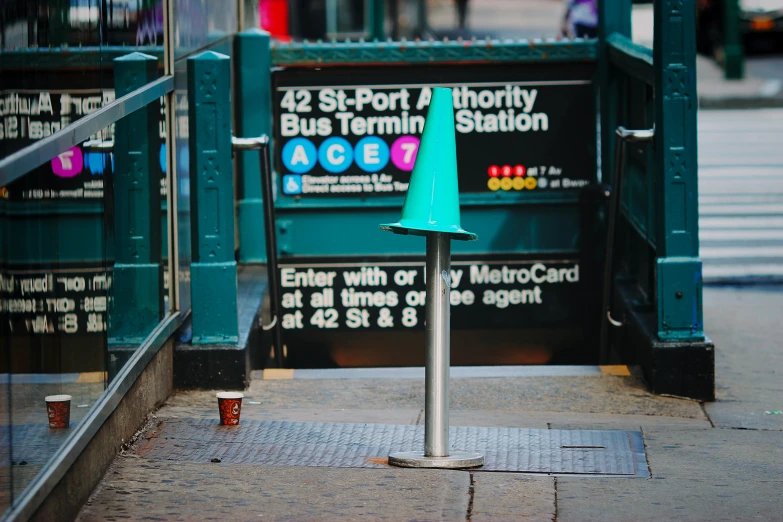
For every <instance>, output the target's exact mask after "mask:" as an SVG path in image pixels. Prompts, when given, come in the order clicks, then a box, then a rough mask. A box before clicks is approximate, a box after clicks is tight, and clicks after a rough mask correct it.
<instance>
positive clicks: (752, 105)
mask: <svg viewBox="0 0 783 522" xmlns="http://www.w3.org/2000/svg"><path fill="white" fill-rule="evenodd" d="M699 108H700V109H725V110H736V109H779V108H783V97H780V96H718V97H708V96H699Z"/></svg>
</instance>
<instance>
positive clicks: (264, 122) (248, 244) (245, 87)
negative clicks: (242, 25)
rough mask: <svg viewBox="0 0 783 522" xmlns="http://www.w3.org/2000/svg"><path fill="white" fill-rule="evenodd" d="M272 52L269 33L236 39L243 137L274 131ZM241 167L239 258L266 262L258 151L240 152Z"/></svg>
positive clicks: (238, 106)
mask: <svg viewBox="0 0 783 522" xmlns="http://www.w3.org/2000/svg"><path fill="white" fill-rule="evenodd" d="M271 66H272V55H271V53H270V49H269V33H267V32H266V31H262V30H261V29H248V30H247V31H243V32H241V33H239V34H238V35H237V36H236V38H235V39H234V68H235V74H236V79H237V86H236V89H235V97H234V100H235V103H234V121H235V122H236V125H237V130H236V134H237V136H239V137H241V138H255V137H257V136H261V135H262V134H266V135H268V136H271V135H272V75H271V73H270V69H271ZM237 167H238V169H239V176H238V179H239V183H240V184H239V261H240V262H241V263H266V247H265V244H266V243H265V239H264V237H265V236H264V206H263V200H262V199H261V171H260V167H259V160H258V151H252V150H245V151H240V152H239V153H238V154H237Z"/></svg>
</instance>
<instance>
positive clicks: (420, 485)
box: [78, 288, 783, 521]
mask: <svg viewBox="0 0 783 522" xmlns="http://www.w3.org/2000/svg"><path fill="white" fill-rule="evenodd" d="M705 302H706V303H707V307H706V324H707V326H708V331H709V332H710V334H711V337H712V338H713V340H714V341H715V343H716V347H717V355H718V368H717V371H718V375H719V381H718V385H719V392H718V401H716V402H715V403H710V404H700V403H698V402H694V401H687V400H681V399H677V398H670V397H657V396H653V395H651V394H649V393H647V392H646V391H645V389H644V387H643V385H642V383H641V382H640V381H639V380H638V379H637V378H636V377H634V376H633V375H609V374H600V375H597V374H592V375H585V376H579V375H574V374H573V372H571V374H570V375H566V376H557V375H547V376H523V377H467V376H465V377H460V378H454V379H452V389H451V408H452V409H451V422H452V426H484V427H491V426H500V427H524V428H539V429H543V430H627V431H640V432H641V433H642V435H643V439H644V445H645V452H646V459H647V462H646V465H647V468H648V469H647V471H649V473H650V478H627V477H612V478H606V477H600V476H586V475H572V476H566V475H562V474H560V475H558V476H554V475H547V474H537V475H536V474H520V473H494V472H486V471H440V470H407V469H397V468H391V467H388V466H385V465H383V462H382V461H380V462H376V463H375V464H377V465H378V466H377V467H376V468H375V469H362V468H344V467H306V466H300V467H296V466H272V467H270V466H264V465H259V464H257V462H258V458H257V457H258V455H260V453H259V452H269V453H274V452H282V451H284V450H285V451H289V452H290V453H291V454H292V455H299V457H300V458H304V459H306V458H307V457H308V455H310V454H311V453H310V452H316V451H317V450H318V448H317V447H316V446H313V445H312V444H311V445H308V444H303V445H298V443H297V442H296V441H295V440H290V441H283V445H271V446H263V445H259V444H257V443H255V442H254V441H253V440H252V437H251V438H249V439H248V438H247V437H245V438H243V437H242V436H241V433H242V431H241V430H240V429H237V430H236V431H235V432H234V433H235V437H236V438H235V440H234V441H233V442H229V443H227V444H230V445H231V448H230V451H231V452H232V453H233V455H234V457H233V458H234V460H232V461H231V463H226V462H222V461H221V462H218V461H217V460H221V459H217V460H216V461H213V459H214V457H213V458H209V457H210V456H211V454H210V453H209V452H208V451H206V452H205V450H204V448H205V447H206V446H205V445H209V444H210V441H214V440H216V439H215V438H214V436H213V432H214V430H215V429H219V428H216V423H217V410H216V405H215V398H214V392H212V391H197V392H186V393H176V394H175V395H173V396H172V397H171V398H170V400H169V401H168V403H167V404H166V406H165V407H163V408H162V409H161V410H160V411H159V412H158V413H157V415H156V417H155V418H153V419H151V421H150V423H149V425H148V427H147V429H146V430H145V431H144V432H143V434H141V436H140V437H139V438H138V440H136V441H135V443H134V444H133V445H132V446H131V447H130V448H129V449H128V450H127V451H126V452H125V454H124V455H122V456H120V457H118V458H117V459H116V460H115V462H114V464H113V466H112V468H111V469H110V470H109V472H108V473H107V474H106V476H105V478H104V480H103V481H102V483H101V484H100V486H99V487H98V488H96V490H95V491H94V492H93V495H92V497H91V499H90V501H89V502H88V503H87V505H85V507H84V509H83V510H82V512H81V514H80V516H79V518H78V520H81V521H93V520H118V519H123V520H142V519H145V520H222V519H224V518H226V515H228V516H230V518H231V519H232V520H472V521H473V520H563V521H565V520H750V519H759V520H780V518H781V513H783V499H781V496H780V491H781V488H782V487H783V433H781V432H783V415H772V414H771V413H772V412H773V411H777V410H781V409H783V380H781V379H780V373H781V370H782V369H783V352H782V351H781V350H780V348H779V343H778V338H779V328H778V326H777V325H778V322H779V317H777V315H779V311H780V310H781V309H783V291H781V289H779V288H778V289H775V288H773V289H771V290H768V289H707V290H705ZM614 373H618V372H614ZM423 393H424V385H423V381H422V380H421V379H418V378H399V377H395V378H381V377H380V376H379V375H377V374H375V376H374V378H371V379H370V378H368V379H362V378H347V379H323V380H320V379H297V378H294V379H289V380H257V381H254V382H253V383H252V384H251V386H250V388H249V389H248V390H247V392H246V395H247V397H246V399H245V402H244V404H243V411H242V420H243V425H241V428H245V430H246V431H245V432H247V429H250V428H251V427H252V426H253V425H256V424H257V423H258V421H261V420H277V421H298V422H339V423H342V422H351V423H357V422H358V423H380V424H398V425H414V424H421V423H422V422H423V411H422V406H423V402H424V398H423ZM768 411H769V412H770V414H767V413H766V412H768ZM205 419H211V420H205ZM187 425H193V426H200V428H199V429H197V430H193V429H191V430H190V431H188V429H184V430H183V429H182V427H183V426H187ZM231 429H233V428H231ZM232 436H233V435H232ZM292 446H293V447H292ZM156 448H157V449H156ZM161 448H163V449H165V448H169V450H172V449H173V450H174V451H173V452H170V453H169V455H176V454H178V455H180V456H179V457H170V458H168V459H165V458H160V457H157V458H156V457H155V455H156V451H157V455H159V456H160V455H161V454H162V453H160V452H159V451H158V450H160V449H161ZM227 451H228V450H227ZM237 459H239V461H238V460H237ZM242 459H244V460H242ZM254 462H255V463H254Z"/></svg>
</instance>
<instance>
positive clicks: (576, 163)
mask: <svg viewBox="0 0 783 522" xmlns="http://www.w3.org/2000/svg"><path fill="white" fill-rule="evenodd" d="M594 73H595V67H594V64H588V63H584V64H581V63H576V64H573V65H572V66H571V67H568V68H565V69H564V68H563V67H552V66H551V65H549V64H530V65H526V66H525V67H508V66H504V67H498V66H494V65H486V66H482V65H473V66H470V65H466V66H460V67H453V66H433V67H420V66H411V67H383V68H372V67H369V68H365V67H362V68H333V67H331V68H324V69H312V68H307V69H301V68H289V69H285V70H282V71H278V72H276V73H275V74H274V79H273V81H274V84H275V96H274V107H275V136H276V143H277V147H276V158H275V159H276V170H277V172H278V173H280V174H281V175H282V179H281V189H282V193H283V194H284V195H289V196H299V197H303V198H304V197H307V198H324V197H346V196H349V197H350V196H355V197H371V196H388V195H395V194H396V195H401V194H404V193H405V191H406V190H407V188H408V180H409V177H410V172H411V171H412V170H413V165H414V162H415V159H416V153H417V150H418V144H419V139H420V137H421V132H422V129H423V127H424V116H425V115H426V110H427V107H428V104H429V100H430V97H431V92H432V91H431V88H432V87H435V86H448V87H452V88H453V103H454V111H455V124H456V135H457V159H458V165H459V183H460V191H461V192H462V193H490V194H491V193H504V192H510V193H531V194H537V193H541V192H563V191H569V190H570V191H573V190H578V189H579V188H582V187H584V186H586V185H588V184H590V183H591V181H592V180H593V179H594V177H595V163H596V162H595V136H596V134H595V129H596V125H595V122H596V117H595V103H594V91H593V75H594Z"/></svg>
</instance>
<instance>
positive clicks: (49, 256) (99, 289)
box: [0, 128, 112, 498]
mask: <svg viewBox="0 0 783 522" xmlns="http://www.w3.org/2000/svg"><path fill="white" fill-rule="evenodd" d="M111 133H112V129H111V128H107V129H105V130H104V131H102V132H101V133H99V134H97V135H96V136H94V137H93V139H102V140H103V139H108V138H110V137H111ZM91 154H92V153H90V152H87V151H86V150H85V146H84V144H80V145H77V146H76V147H72V148H71V149H69V150H67V151H65V152H63V153H62V154H60V155H59V156H58V157H56V158H54V159H53V160H51V161H50V162H47V163H46V164H44V165H43V166H41V167H40V168H38V169H35V170H34V171H32V172H31V173H29V174H27V175H26V176H24V177H22V178H21V179H18V180H17V181H15V182H13V183H11V184H10V185H8V186H7V187H4V188H3V195H4V199H3V200H2V201H0V204H2V206H3V212H4V215H3V218H4V219H3V227H2V235H3V242H4V244H5V245H6V246H5V256H4V265H3V270H2V278H3V279H2V281H3V284H2V298H3V310H4V312H5V316H6V317H5V318H6V321H4V322H5V323H7V324H8V329H7V331H6V332H4V333H5V335H4V336H3V339H2V340H1V341H0V342H1V343H2V351H3V355H4V357H5V359H6V360H7V361H8V370H9V371H10V373H11V376H10V392H11V393H10V395H11V405H10V406H11V407H10V412H11V419H12V431H11V469H12V482H13V490H14V492H13V494H14V498H18V496H19V494H20V493H21V492H22V490H24V488H25V487H26V486H27V484H29V482H30V481H31V480H32V479H33V478H34V477H35V475H36V474H37V473H38V472H39V471H40V470H41V469H42V468H43V466H44V465H45V464H46V462H47V461H48V459H49V458H50V457H51V456H52V455H53V454H54V453H55V452H56V451H57V449H58V448H59V447H60V445H61V444H62V443H63V441H64V440H65V439H66V437H67V436H68V434H69V433H70V432H71V431H72V430H73V427H74V426H76V425H77V424H78V423H79V421H81V419H82V418H84V416H85V415H86V413H87V411H88V409H89V407H90V406H91V405H92V404H93V403H95V401H96V400H97V399H98V397H99V396H100V395H101V393H102V392H103V390H104V389H105V386H106V310H107V309H108V304H109V299H110V295H109V290H110V288H111V265H110V264H109V263H108V260H109V256H110V246H111V241H110V236H111V227H110V226H107V220H106V219H105V215H106V214H105V210H106V209H105V201H104V198H103V183H104V182H103V178H104V176H105V174H106V173H107V171H109V170H110V169H111V163H112V162H111V157H110V156H109V155H108V154H101V155H100V156H98V157H94V156H91ZM107 240H108V241H107ZM53 396H61V397H60V398H59V400H57V401H54V402H53V401H51V400H49V399H47V397H48V398H50V399H51V397H53ZM66 396H67V397H69V399H68V400H66ZM47 401H49V403H47ZM61 409H62V411H61ZM66 411H67V413H65V412H66ZM55 412H56V414H55ZM61 414H62V415H64V417H61ZM65 417H69V418H70V421H69V422H68V421H64V422H65V425H64V426H63V427H62V428H58V429H53V428H50V421H52V419H55V420H57V419H59V418H65Z"/></svg>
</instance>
